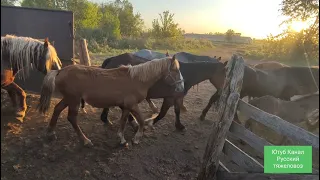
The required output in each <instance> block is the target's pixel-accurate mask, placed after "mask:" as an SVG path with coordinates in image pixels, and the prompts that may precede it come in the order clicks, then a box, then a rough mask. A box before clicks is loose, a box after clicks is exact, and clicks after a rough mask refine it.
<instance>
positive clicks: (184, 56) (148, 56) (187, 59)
mask: <svg viewBox="0 0 320 180" xmlns="http://www.w3.org/2000/svg"><path fill="white" fill-rule="evenodd" d="M133 55H134V56H138V57H141V58H143V59H145V60H152V59H153V58H155V57H165V56H169V52H168V51H167V52H166V54H162V53H160V52H156V51H152V50H149V49H142V50H140V51H137V52H135V53H133ZM175 55H176V57H177V59H178V60H179V62H184V63H195V62H217V61H221V57H219V58H217V57H216V56H214V57H213V58H212V57H209V56H198V55H194V54H191V53H187V52H178V53H176V54H175ZM103 67H104V66H103ZM198 85H199V84H197V89H198ZM193 87H194V86H193ZM146 101H147V102H148V104H149V107H150V108H151V110H152V112H153V113H158V110H157V107H156V105H155V104H154V103H153V102H152V101H151V100H150V99H146ZM180 108H181V111H183V112H186V111H187V108H186V107H185V106H184V104H183V101H182V104H181V107H180Z"/></svg>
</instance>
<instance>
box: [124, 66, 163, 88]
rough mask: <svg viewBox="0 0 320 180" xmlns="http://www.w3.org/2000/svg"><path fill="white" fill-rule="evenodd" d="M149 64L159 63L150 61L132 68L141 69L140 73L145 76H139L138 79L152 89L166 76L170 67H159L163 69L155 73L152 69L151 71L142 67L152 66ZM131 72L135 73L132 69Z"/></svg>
mask: <svg viewBox="0 0 320 180" xmlns="http://www.w3.org/2000/svg"><path fill="white" fill-rule="evenodd" d="M149 63H157V62H151V61H149V62H146V63H142V64H139V65H136V66H132V67H131V68H141V69H140V72H139V73H143V75H139V74H138V75H137V77H136V78H138V79H139V80H140V81H142V82H143V83H144V85H145V86H146V87H149V88H150V87H151V86H152V85H154V84H155V83H156V82H157V81H158V80H160V79H161V78H162V77H163V76H164V75H165V72H167V71H168V67H164V66H161V67H159V68H161V69H159V71H154V69H151V67H150V69H149V70H145V69H142V67H141V66H148V65H150V64H149ZM139 66H140V67H139ZM144 68H146V67H144ZM131 70H133V71H134V69H131ZM129 71H130V70H129ZM150 72H152V73H150ZM130 73H131V72H130ZM146 73H148V74H147V75H146ZM139 76H141V77H139Z"/></svg>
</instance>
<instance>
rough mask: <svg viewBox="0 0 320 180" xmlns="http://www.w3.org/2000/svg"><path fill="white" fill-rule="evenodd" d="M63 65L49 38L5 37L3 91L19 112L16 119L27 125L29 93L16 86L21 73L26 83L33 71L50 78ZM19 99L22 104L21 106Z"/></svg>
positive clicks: (2, 40) (3, 39)
mask: <svg viewBox="0 0 320 180" xmlns="http://www.w3.org/2000/svg"><path fill="white" fill-rule="evenodd" d="M61 66H62V64H61V61H60V59H59V57H58V55H57V52H56V50H55V48H54V47H53V46H52V45H50V43H49V41H48V38H46V39H45V41H44V42H41V41H39V40H37V39H33V38H30V37H18V36H13V35H6V36H4V37H1V88H2V89H5V90H6V91H7V92H8V94H9V97H10V99H11V101H12V105H13V107H14V108H15V109H16V110H15V111H16V119H17V120H19V121H21V122H23V119H24V117H25V114H26V110H27V104H26V93H25V92H24V90H23V89H22V88H21V87H19V86H18V85H17V84H16V83H15V82H14V79H15V76H16V74H17V73H18V72H20V74H19V75H21V76H22V78H23V79H25V78H26V77H28V75H29V70H30V68H33V67H35V68H36V69H37V70H38V71H40V72H42V73H44V74H46V73H47V72H49V71H50V70H51V69H61ZM17 97H18V98H19V99H18V102H17Z"/></svg>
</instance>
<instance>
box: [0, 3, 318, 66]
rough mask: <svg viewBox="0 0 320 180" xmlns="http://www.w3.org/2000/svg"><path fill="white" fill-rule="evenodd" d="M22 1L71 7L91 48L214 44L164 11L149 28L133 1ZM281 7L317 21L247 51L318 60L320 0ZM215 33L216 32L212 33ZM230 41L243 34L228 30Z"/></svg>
mask: <svg viewBox="0 0 320 180" xmlns="http://www.w3.org/2000/svg"><path fill="white" fill-rule="evenodd" d="M19 2H20V5H21V6H24V7H35V8H46V9H59V10H70V11H73V13H74V28H75V36H76V38H86V39H87V40H88V41H89V44H88V45H89V49H90V50H91V51H107V50H108V49H110V48H118V49H135V48H136V49H142V48H148V49H163V50H165V49H169V50H181V49H201V48H212V47H213V44H212V42H211V41H208V40H203V39H201V40H200V39H198V40H196V39H185V38H184V37H183V34H184V30H183V29H181V28H180V27H179V24H178V23H176V22H175V21H174V14H173V13H170V12H169V11H164V12H162V13H160V14H159V18H157V19H154V20H153V22H152V27H151V28H149V29H146V28H145V24H144V20H143V19H142V17H141V15H140V14H139V13H134V11H133V10H134V7H133V5H132V4H131V3H130V2H129V1H128V0H114V1H112V2H108V3H101V4H97V3H93V2H91V1H88V0H22V1H19ZM17 3H18V0H1V5H16V4H17ZM279 10H280V12H281V14H282V15H284V16H285V17H288V18H287V19H286V20H285V21H284V22H283V24H287V25H288V24H290V23H291V22H292V21H312V22H313V23H312V24H311V25H310V26H309V27H308V28H306V29H304V30H302V31H300V32H294V31H291V30H290V28H288V29H286V30H285V31H284V32H283V33H281V34H278V35H270V36H269V37H268V38H267V39H264V40H262V41H259V42H263V43H260V44H261V47H260V49H258V50H256V51H252V52H248V54H249V55H250V54H252V55H254V56H256V57H260V56H263V57H264V58H265V57H267V58H273V59H284V60H289V59H292V58H295V59H298V58H299V59H301V58H304V59H305V54H307V55H308V58H310V59H312V60H317V61H318V60H319V0H282V2H281V5H280V9H279ZM210 34H213V33H210ZM215 34H217V35H222V34H223V35H225V38H226V41H229V42H232V37H234V36H239V35H240V36H241V34H237V33H235V32H234V31H233V30H232V29H229V30H228V31H227V32H226V33H215Z"/></svg>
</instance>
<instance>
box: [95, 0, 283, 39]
mask: <svg viewBox="0 0 320 180" xmlns="http://www.w3.org/2000/svg"><path fill="white" fill-rule="evenodd" d="M91 1H93V2H98V3H101V2H108V0H91ZM129 1H130V2H131V3H132V4H133V6H134V11H135V12H140V14H141V15H142V18H143V19H144V20H145V24H146V27H148V28H149V27H151V22H152V20H153V19H156V18H158V17H159V15H158V14H159V13H162V12H163V11H166V10H169V11H170V12H171V13H174V14H175V16H174V20H175V21H176V22H177V23H179V25H180V27H181V28H182V29H184V30H185V31H186V32H187V33H191V32H193V33H209V32H226V31H227V30H228V29H233V30H235V31H236V32H239V33H242V36H251V37H253V38H265V37H267V35H269V34H270V33H272V34H277V33H279V32H281V30H280V29H279V24H280V23H281V22H282V20H283V17H281V14H280V12H279V11H278V10H279V8H280V3H281V0H129Z"/></svg>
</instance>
